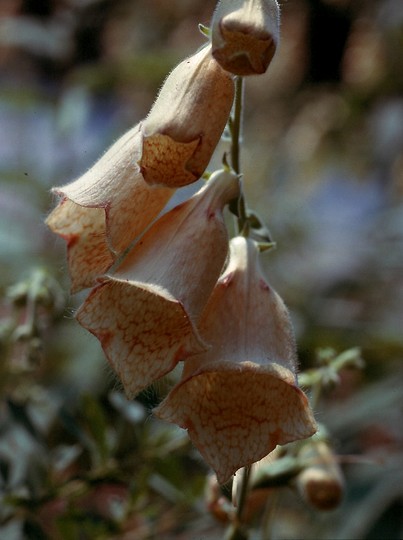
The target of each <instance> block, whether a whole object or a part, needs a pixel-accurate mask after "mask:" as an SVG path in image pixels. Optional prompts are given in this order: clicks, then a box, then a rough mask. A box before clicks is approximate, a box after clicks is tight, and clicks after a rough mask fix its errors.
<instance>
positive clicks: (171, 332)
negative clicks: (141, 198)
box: [77, 171, 239, 397]
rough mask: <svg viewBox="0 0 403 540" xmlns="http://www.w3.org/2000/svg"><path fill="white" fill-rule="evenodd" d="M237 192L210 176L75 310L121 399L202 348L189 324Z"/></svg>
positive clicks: (209, 286) (233, 179)
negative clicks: (108, 367) (109, 368)
mask: <svg viewBox="0 0 403 540" xmlns="http://www.w3.org/2000/svg"><path fill="white" fill-rule="evenodd" d="M238 194H239V180H238V178H237V176H236V175H234V174H232V173H229V172H224V171H221V172H218V173H215V174H213V175H212V177H211V178H210V180H209V181H208V182H207V184H206V185H205V186H204V187H203V188H202V189H201V190H200V191H199V192H198V193H196V195H194V196H193V197H192V198H191V199H189V200H188V201H186V202H184V203H182V204H181V205H179V206H177V207H175V208H173V209H172V210H171V211H170V212H168V213H166V214H165V215H163V216H162V217H161V218H160V219H158V220H157V221H156V222H155V223H154V224H153V225H152V226H151V227H150V228H149V229H148V230H147V232H146V233H145V234H144V235H143V236H142V237H141V238H140V240H139V241H138V242H137V243H136V244H135V245H134V247H133V248H132V249H131V251H130V252H129V253H128V255H127V256H126V258H125V259H124V260H123V262H122V264H120V265H119V266H118V268H117V269H116V271H115V272H114V273H113V274H111V275H107V276H105V277H103V278H101V279H100V280H99V281H100V284H99V285H98V286H97V287H95V288H94V289H93V290H92V292H91V293H90V295H89V296H88V298H87V300H86V301H85V302H84V304H83V305H82V306H81V308H80V309H79V310H78V313H77V319H78V321H79V322H80V324H82V326H84V327H85V328H86V329H87V330H89V331H90V332H92V333H93V334H94V335H95V336H96V337H97V338H98V339H99V340H100V342H101V344H102V347H103V349H104V351H105V354H106V356H107V358H108V360H109V362H110V364H111V366H112V368H113V369H114V371H115V372H116V373H117V375H118V376H119V378H120V380H121V381H122V383H123V386H124V389H125V392H126V394H127V396H128V397H133V396H135V395H136V394H137V393H138V392H140V390H142V389H143V388H145V387H146V386H148V385H149V384H151V383H152V382H153V381H155V380H156V379H158V378H160V377H162V376H163V375H165V374H166V373H168V372H169V371H171V370H172V369H173V368H174V367H175V365H176V364H177V363H178V362H179V361H180V360H183V359H184V358H187V357H188V356H190V355H192V354H195V353H198V352H201V351H203V350H205V349H206V344H205V342H204V341H203V339H202V338H201V337H200V334H199V332H198V330H197V328H196V326H195V324H196V322H197V320H198V318H199V316H200V313H201V311H202V310H203V308H204V306H205V304H206V302H207V299H208V297H209V296H210V294H211V291H212V290H213V287H214V285H215V283H216V281H217V279H218V276H219V275H220V272H221V270H222V267H223V265H224V262H225V258H226V255H227V250H228V236H227V231H226V228H225V224H224V220H223V216H222V209H223V206H224V205H225V204H226V203H227V202H228V201H230V200H232V199H233V198H235V197H237V196H238Z"/></svg>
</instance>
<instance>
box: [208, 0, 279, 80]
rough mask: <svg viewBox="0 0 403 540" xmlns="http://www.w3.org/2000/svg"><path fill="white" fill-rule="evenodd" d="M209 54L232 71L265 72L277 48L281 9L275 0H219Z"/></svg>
mask: <svg viewBox="0 0 403 540" xmlns="http://www.w3.org/2000/svg"><path fill="white" fill-rule="evenodd" d="M211 28H212V31H211V36H212V37H211V39H212V54H213V56H214V58H215V59H216V60H217V62H218V63H219V64H220V65H221V66H222V67H223V68H224V69H226V70H227V71H229V72H231V73H234V74H235V75H241V76H244V75H257V74H261V73H264V72H265V71H266V70H267V68H268V66H269V64H270V62H271V61H272V58H273V56H274V53H275V52H276V48H277V44H278V41H279V36H280V10H279V6H278V3H277V1H276V0H221V1H220V2H219V3H218V5H217V8H216V10H215V12H214V15H213V20H212V24H211Z"/></svg>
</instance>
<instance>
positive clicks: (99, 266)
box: [46, 125, 173, 292]
mask: <svg viewBox="0 0 403 540" xmlns="http://www.w3.org/2000/svg"><path fill="white" fill-rule="evenodd" d="M141 144H142V133H141V128H140V125H138V126H136V127H135V128H133V129H131V130H130V131H128V132H127V133H126V134H125V135H123V137H121V138H120V139H119V140H118V141H117V142H116V143H115V144H114V145H113V146H112V147H111V148H110V149H109V150H108V151H107V152H106V154H105V155H104V156H103V157H102V158H101V159H100V160H99V161H98V162H97V163H96V164H95V165H94V166H93V167H92V168H91V169H90V170H89V171H88V172H87V173H85V174H84V175H83V176H81V177H80V178H79V179H78V180H76V181H74V182H72V183H71V184H68V185H66V186H63V187H61V188H55V189H54V190H53V191H54V192H55V193H58V194H59V195H61V196H62V199H61V201H60V203H59V204H58V206H57V207H56V208H55V209H54V210H53V212H52V213H51V214H50V215H49V217H48V218H47V220H46V222H47V224H48V226H49V227H50V228H51V229H52V231H53V232H55V233H57V234H59V235H60V236H62V237H63V238H64V239H65V240H66V241H67V250H68V255H67V257H68V262H69V270H70V275H71V289H72V292H77V291H78V290H80V289H82V288H85V287H90V286H92V285H93V284H94V280H95V278H96V277H97V276H99V275H100V274H103V273H104V272H105V271H106V270H108V268H109V267H110V266H111V265H112V263H113V262H114V260H115V257H116V256H117V255H119V254H121V253H122V252H123V251H124V250H125V249H126V248H127V247H128V246H129V244H130V243H131V242H132V241H133V240H134V239H135V238H136V237H137V236H138V235H139V234H140V233H142V232H143V231H144V229H145V227H147V226H148V225H149V224H150V223H151V221H152V220H153V219H155V218H156V216H157V215H158V214H159V212H160V211H161V210H162V208H163V207H164V206H165V204H166V203H167V201H168V200H169V198H170V197H171V195H172V194H173V190H172V189H169V188H166V187H165V188H164V187H152V186H149V185H148V184H147V183H146V182H145V181H144V178H143V176H142V174H141V172H140V167H139V165H138V163H137V162H138V160H139V159H140V156H141Z"/></svg>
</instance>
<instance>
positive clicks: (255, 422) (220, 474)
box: [154, 362, 316, 483]
mask: <svg viewBox="0 0 403 540" xmlns="http://www.w3.org/2000/svg"><path fill="white" fill-rule="evenodd" d="M287 372H288V373H287ZM293 379H294V376H293V374H292V373H291V372H289V371H288V370H286V369H285V368H281V367H279V366H277V367H272V366H267V367H266V368H260V367H259V366H256V365H254V364H252V363H250V362H244V363H243V364H239V365H238V366H234V365H233V364H232V363H231V362H220V363H219V365H218V364H216V363H214V364H210V365H209V366H206V367H205V368H204V369H201V370H200V371H198V372H196V373H195V374H194V375H193V376H190V377H189V378H187V379H185V380H183V381H182V382H181V383H180V384H179V385H177V386H176V387H175V388H174V389H173V390H172V391H171V393H170V394H169V395H168V397H167V398H166V399H165V400H164V401H163V402H162V403H161V404H160V405H159V407H157V409H155V411H154V412H155V414H156V416H158V417H159V418H162V419H164V420H167V421H169V422H174V423H176V424H178V425H179V426H181V427H182V428H185V429H187V430H188V432H189V436H190V438H191V440H192V441H193V443H194V444H195V446H196V447H197V448H198V450H199V451H200V453H201V454H202V456H203V457H204V459H205V460H206V462H207V463H208V464H209V465H210V466H211V467H212V468H213V469H214V470H215V472H216V474H217V478H218V481H219V482H220V483H224V482H226V481H227V480H228V479H229V478H230V476H231V475H232V474H234V473H235V472H236V471H237V470H238V469H239V468H241V467H244V466H246V465H249V464H252V463H254V462H256V461H258V460H259V459H261V458H263V457H264V456H265V455H267V454H268V453H270V452H271V451H272V450H273V449H274V448H275V447H276V445H278V444H286V443H288V442H291V441H294V440H297V439H303V438H306V437H309V436H310V435H312V434H313V433H314V432H315V431H316V425H315V421H314V419H313V416H312V412H311V410H310V408H309V406H308V403H307V398H306V396H305V395H304V393H303V392H302V391H301V390H300V389H299V388H298V387H296V386H295V385H294V384H292V382H291V381H292V380H293Z"/></svg>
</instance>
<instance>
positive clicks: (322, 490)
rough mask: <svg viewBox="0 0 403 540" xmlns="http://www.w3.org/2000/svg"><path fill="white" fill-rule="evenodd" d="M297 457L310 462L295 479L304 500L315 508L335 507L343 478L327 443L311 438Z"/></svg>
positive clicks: (338, 502) (338, 501) (338, 499)
mask: <svg viewBox="0 0 403 540" xmlns="http://www.w3.org/2000/svg"><path fill="white" fill-rule="evenodd" d="M298 457H300V458H301V459H303V460H307V461H308V462H312V465H308V466H307V467H306V468H305V469H304V470H303V471H302V472H301V473H300V474H299V475H298V476H297V479H296V485H297V488H298V491H299V493H300V494H301V495H302V497H303V498H304V500H305V501H306V502H307V503H308V504H309V505H310V506H313V507H314V508H316V509H317V510H323V511H328V510H334V509H335V508H337V507H338V506H339V505H340V503H341V500H342V498H343V493H344V478H343V474H342V472H341V469H340V465H339V464H338V462H337V459H336V457H335V455H334V453H333V451H332V449H331V448H330V447H329V445H328V444H327V443H326V442H325V441H323V440H319V441H315V440H312V441H310V442H309V444H306V445H304V446H303V447H302V449H301V451H300V452H299V454H298Z"/></svg>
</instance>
